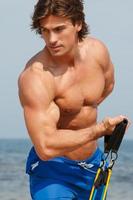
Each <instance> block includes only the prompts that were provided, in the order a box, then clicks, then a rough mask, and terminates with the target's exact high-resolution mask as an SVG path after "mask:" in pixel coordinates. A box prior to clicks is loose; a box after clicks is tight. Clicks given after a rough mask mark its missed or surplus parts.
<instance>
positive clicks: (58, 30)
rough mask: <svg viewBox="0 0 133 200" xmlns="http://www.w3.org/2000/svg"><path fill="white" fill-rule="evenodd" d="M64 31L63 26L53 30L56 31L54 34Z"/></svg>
mask: <svg viewBox="0 0 133 200" xmlns="http://www.w3.org/2000/svg"><path fill="white" fill-rule="evenodd" d="M64 29H65V27H64V26H60V27H57V28H55V31H56V32H61V31H63V30H64Z"/></svg>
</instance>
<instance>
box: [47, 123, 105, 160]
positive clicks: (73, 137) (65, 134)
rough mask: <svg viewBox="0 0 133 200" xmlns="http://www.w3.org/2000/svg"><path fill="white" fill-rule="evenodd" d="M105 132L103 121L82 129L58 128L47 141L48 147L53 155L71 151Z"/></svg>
mask: <svg viewBox="0 0 133 200" xmlns="http://www.w3.org/2000/svg"><path fill="white" fill-rule="evenodd" d="M104 134H105V127H104V125H103V123H99V124H96V125H93V126H91V127H89V128H85V129H80V130H67V129H60V130H56V131H55V132H54V133H53V134H52V136H51V137H49V139H48V142H47V148H48V149H49V150H50V152H51V154H52V155H53V157H55V156H60V155H63V154H64V153H68V152H71V151H73V150H76V149H77V148H79V147H81V146H82V145H84V144H87V143H89V142H91V141H94V140H96V139H98V138H100V137H102V136H103V135H104Z"/></svg>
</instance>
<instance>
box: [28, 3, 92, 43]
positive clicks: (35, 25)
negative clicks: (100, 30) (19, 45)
mask: <svg viewBox="0 0 133 200" xmlns="http://www.w3.org/2000/svg"><path fill="white" fill-rule="evenodd" d="M83 10H84V7H83V0H38V2H37V4H36V5H35V7H34V13H33V16H32V24H31V29H32V30H35V31H36V33H38V34H41V30H40V23H39V21H40V19H42V18H45V17H47V16H49V15H55V16H61V17H67V18H68V19H70V20H71V21H72V24H73V25H75V24H76V23H81V24H82V29H81V30H80V31H79V32H78V38H79V40H80V41H82V40H83V38H85V37H86V35H87V34H88V33H89V29H88V25H87V24H86V22H85V14H84V12H83Z"/></svg>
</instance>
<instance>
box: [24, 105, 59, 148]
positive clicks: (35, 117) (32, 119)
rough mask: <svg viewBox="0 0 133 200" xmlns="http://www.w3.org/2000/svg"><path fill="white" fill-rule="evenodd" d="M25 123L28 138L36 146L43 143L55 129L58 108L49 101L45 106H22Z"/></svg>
mask: <svg viewBox="0 0 133 200" xmlns="http://www.w3.org/2000/svg"><path fill="white" fill-rule="evenodd" d="M24 117H25V123H26V127H27V130H28V133H29V135H30V138H31V140H32V142H33V144H34V146H35V147H36V148H39V145H41V144H42V145H44V144H45V142H46V141H47V138H48V137H49V136H50V135H51V134H53V131H54V130H56V125H57V122H58V120H59V108H58V106H57V105H56V104H55V103H54V102H51V103H50V104H49V106H48V107H47V108H43V107H42V109H41V108H37V107H34V108H33V107H30V106H24Z"/></svg>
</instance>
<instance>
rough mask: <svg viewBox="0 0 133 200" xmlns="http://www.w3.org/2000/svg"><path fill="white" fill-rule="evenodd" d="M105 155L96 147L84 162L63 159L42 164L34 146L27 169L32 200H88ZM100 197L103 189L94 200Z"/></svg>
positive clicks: (57, 158) (98, 199) (54, 159)
mask: <svg viewBox="0 0 133 200" xmlns="http://www.w3.org/2000/svg"><path fill="white" fill-rule="evenodd" d="M102 155H103V153H102V151H101V150H100V149H99V148H97V150H96V151H95V152H94V154H93V155H92V156H91V157H89V158H88V159H86V160H82V161H77V160H70V159H68V158H66V157H63V156H62V157H56V158H53V159H50V160H48V161H42V160H40V159H39V157H38V156H37V154H36V152H35V149H34V147H33V148H32V149H31V151H30V153H29V156H28V159H27V166H26V173H27V174H29V177H30V192H31V197H32V199H33V200H68V199H69V200H72V199H73V200H88V199H89V196H90V191H91V188H92V185H93V183H94V179H95V176H96V172H97V169H98V167H99V165H100V162H101V158H102ZM101 195H102V188H100V190H99V191H98V192H97V196H96V199H95V200H100V198H101Z"/></svg>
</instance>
